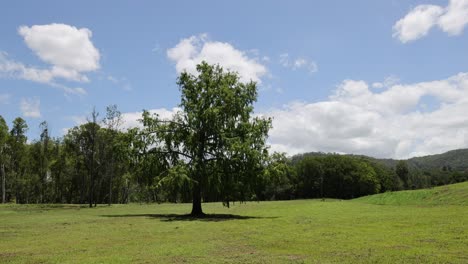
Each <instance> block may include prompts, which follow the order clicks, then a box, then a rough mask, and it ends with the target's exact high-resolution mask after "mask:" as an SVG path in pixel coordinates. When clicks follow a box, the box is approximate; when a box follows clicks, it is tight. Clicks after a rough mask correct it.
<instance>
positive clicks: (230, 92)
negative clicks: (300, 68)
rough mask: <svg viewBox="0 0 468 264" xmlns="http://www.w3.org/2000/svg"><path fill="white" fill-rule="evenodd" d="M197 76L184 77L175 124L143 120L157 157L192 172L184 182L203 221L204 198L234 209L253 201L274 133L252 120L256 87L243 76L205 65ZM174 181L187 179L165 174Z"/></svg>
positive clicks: (265, 124)
mask: <svg viewBox="0 0 468 264" xmlns="http://www.w3.org/2000/svg"><path fill="white" fill-rule="evenodd" d="M197 72H198V74H197V75H192V74H189V73H187V72H183V73H182V74H181V75H180V76H179V78H178V81H177V84H178V86H179V88H180V92H181V97H182V98H181V102H180V105H179V107H180V109H181V110H180V111H179V112H177V113H176V114H175V115H174V117H173V118H172V119H171V120H165V119H161V118H159V117H158V116H157V115H154V116H150V115H149V114H148V113H147V112H145V113H144V115H143V124H144V125H145V130H144V132H147V133H154V134H155V135H156V137H155V139H156V142H155V144H154V146H155V147H154V149H153V152H154V153H157V154H158V155H163V157H164V159H165V160H166V162H167V164H168V165H169V167H170V168H174V166H176V167H175V168H177V169H178V170H179V171H184V172H186V173H185V176H186V177H182V178H184V179H189V181H190V186H191V191H192V212H191V214H192V215H194V216H200V215H203V211H202V204H201V203H202V198H203V197H208V196H209V197H215V198H213V199H216V200H222V201H223V203H224V204H225V205H227V206H229V202H230V201H233V200H243V199H246V198H249V197H248V196H249V195H252V193H253V185H254V184H255V182H256V177H258V176H259V175H260V173H261V171H262V162H263V160H264V159H265V157H266V156H267V149H266V146H265V141H266V138H267V136H268V130H269V129H270V127H271V120H270V119H265V118H261V117H254V116H253V115H252V113H253V109H254V108H253V104H254V102H255V101H256V100H257V86H256V83H255V82H248V83H242V82H240V81H239V76H238V74H237V73H234V72H229V71H224V70H223V69H222V68H221V67H220V66H219V65H209V64H207V63H205V62H202V63H201V64H199V65H197ZM181 166H184V167H185V168H186V169H181ZM171 176H177V177H179V178H180V176H181V175H180V173H164V174H163V177H171Z"/></svg>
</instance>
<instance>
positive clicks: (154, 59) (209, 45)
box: [0, 0, 468, 159]
mask: <svg viewBox="0 0 468 264" xmlns="http://www.w3.org/2000/svg"><path fill="white" fill-rule="evenodd" d="M0 14H1V15H0V115H2V116H3V117H4V118H5V120H6V121H7V123H8V125H9V126H11V122H12V121H13V119H14V118H16V117H22V118H24V119H25V120H26V121H27V123H28V125H29V130H28V137H29V140H30V141H34V140H35V139H37V138H38V137H39V133H40V132H39V124H40V123H41V122H42V121H44V120H45V121H47V122H48V124H49V127H50V129H51V133H52V136H54V137H60V136H63V135H64V134H65V133H66V132H67V130H68V129H69V128H71V127H73V126H76V125H79V124H82V123H84V122H86V120H87V118H89V116H90V113H91V111H92V110H93V108H96V110H97V111H98V112H100V117H101V118H103V117H104V115H105V109H106V106H109V105H112V104H116V105H117V106H118V109H119V110H120V111H121V112H122V113H123V117H124V120H125V124H124V128H128V127H132V126H138V125H139V123H138V121H137V120H138V118H140V114H141V111H142V110H143V109H146V110H150V111H151V112H154V113H159V114H161V115H162V116H164V117H170V116H171V114H172V113H174V111H177V106H178V104H179V102H180V92H179V89H178V87H177V85H176V80H177V76H178V74H180V73H181V72H182V71H187V72H190V73H194V74H196V72H195V66H196V64H197V63H200V62H201V61H203V60H205V61H207V62H208V63H212V64H214V63H218V64H220V65H221V66H223V67H224V68H225V69H229V70H231V71H236V72H238V73H239V76H240V78H241V80H242V81H250V80H252V81H255V82H257V85H258V90H259V96H258V101H257V102H256V103H255V114H256V115H262V116H269V117H272V118H273V128H272V129H271V130H270V133H269V139H268V144H269V145H270V146H271V150H272V151H279V152H286V153H287V154H288V155H294V154H298V153H303V152H311V151H322V152H336V153H353V154H364V155H370V156H374V157H379V158H399V159H401V158H409V157H413V156H422V155H429V154H436V153H442V152H445V151H448V150H452V149H458V148H466V147H468V32H466V31H467V29H466V25H467V24H468V0H451V1H447V0H444V1H442V0H440V1H423V0H422V1H407V0H401V1H397V0H392V1H373V0H365V1H364V0H356V1H337V0H327V1H266V0H265V1H166V2H165V3H163V2H162V1H74V2H71V1H21V0H20V1H5V2H2V3H0Z"/></svg>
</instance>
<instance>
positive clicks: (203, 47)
mask: <svg viewBox="0 0 468 264" xmlns="http://www.w3.org/2000/svg"><path fill="white" fill-rule="evenodd" d="M247 53H248V52H244V51H241V50H238V49H236V48H235V47H233V46H232V45H231V44H229V43H227V42H219V41H210V40H208V37H207V35H206V34H202V35H198V36H191V37H189V38H185V39H182V40H181V41H180V42H179V43H178V44H177V45H176V46H175V47H173V48H170V49H168V50H167V56H168V58H169V59H170V60H171V61H173V62H174V63H175V67H176V71H177V73H181V72H183V71H187V72H188V73H191V74H196V73H197V72H196V65H197V64H199V63H200V62H202V61H206V62H208V63H210V64H220V65H221V66H222V67H224V68H226V69H229V70H231V71H235V72H237V73H239V76H240V79H241V81H242V82H248V81H254V82H257V83H261V78H262V76H264V75H265V74H266V73H267V69H266V67H265V66H263V65H262V64H261V63H260V60H259V59H258V58H250V57H249V56H248V54H247Z"/></svg>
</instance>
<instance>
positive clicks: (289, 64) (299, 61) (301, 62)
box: [279, 53, 318, 73]
mask: <svg viewBox="0 0 468 264" xmlns="http://www.w3.org/2000/svg"><path fill="white" fill-rule="evenodd" d="M279 62H280V64H281V66H283V67H285V68H290V69H292V70H298V69H305V70H307V71H308V72H310V73H314V72H317V71H318V66H317V63H315V62H314V61H309V60H307V59H305V58H301V57H298V58H295V59H292V58H290V56H289V54H288V53H283V54H281V55H280V56H279Z"/></svg>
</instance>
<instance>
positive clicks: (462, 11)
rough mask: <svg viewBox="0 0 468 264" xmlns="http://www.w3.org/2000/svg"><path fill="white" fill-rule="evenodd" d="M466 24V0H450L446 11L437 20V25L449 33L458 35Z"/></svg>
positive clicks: (467, 13) (467, 17)
mask: <svg viewBox="0 0 468 264" xmlns="http://www.w3.org/2000/svg"><path fill="white" fill-rule="evenodd" d="M466 24H468V1H467V0H450V3H449V5H448V6H447V7H446V12H445V14H443V15H442V16H441V17H440V19H439V21H438V25H439V27H440V28H441V29H442V30H443V31H445V32H447V33H448V34H449V35H459V34H461V33H462V31H463V29H464V28H465V26H466Z"/></svg>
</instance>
